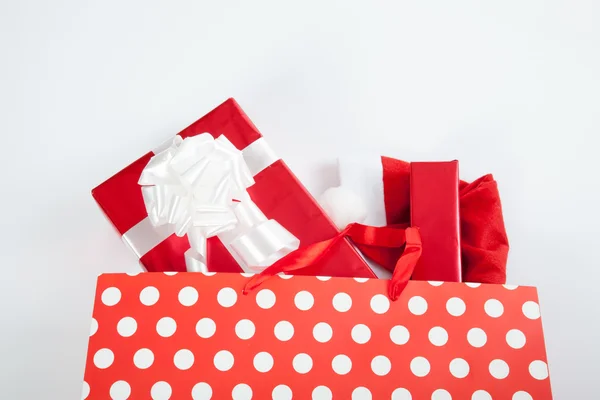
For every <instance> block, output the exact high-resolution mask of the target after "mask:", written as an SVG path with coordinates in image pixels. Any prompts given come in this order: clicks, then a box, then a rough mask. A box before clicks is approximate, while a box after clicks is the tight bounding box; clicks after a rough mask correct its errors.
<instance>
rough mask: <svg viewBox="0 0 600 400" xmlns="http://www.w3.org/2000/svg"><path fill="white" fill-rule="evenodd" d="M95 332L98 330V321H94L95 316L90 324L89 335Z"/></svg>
mask: <svg viewBox="0 0 600 400" xmlns="http://www.w3.org/2000/svg"><path fill="white" fill-rule="evenodd" d="M96 332H98V321H96V318H92V323H91V325H90V336H94V334H95V333H96Z"/></svg>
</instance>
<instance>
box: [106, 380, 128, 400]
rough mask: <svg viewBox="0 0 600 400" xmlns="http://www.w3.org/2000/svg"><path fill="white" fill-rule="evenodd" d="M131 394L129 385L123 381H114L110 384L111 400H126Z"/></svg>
mask: <svg viewBox="0 0 600 400" xmlns="http://www.w3.org/2000/svg"><path fill="white" fill-rule="evenodd" d="M130 395H131V386H129V383H127V382H125V381H116V382H115V383H113V384H112V385H111V386H110V398H111V399H112V400H127V399H128V398H129V396H130Z"/></svg>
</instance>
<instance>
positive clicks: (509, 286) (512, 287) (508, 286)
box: [503, 285, 518, 290]
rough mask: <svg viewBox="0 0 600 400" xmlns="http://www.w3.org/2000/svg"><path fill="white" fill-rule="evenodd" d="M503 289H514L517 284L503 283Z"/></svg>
mask: <svg viewBox="0 0 600 400" xmlns="http://www.w3.org/2000/svg"><path fill="white" fill-rule="evenodd" d="M503 286H504V288H505V289H508V290H515V289H516V288H518V286H517V285H503Z"/></svg>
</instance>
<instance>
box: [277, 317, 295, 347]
mask: <svg viewBox="0 0 600 400" xmlns="http://www.w3.org/2000/svg"><path fill="white" fill-rule="evenodd" d="M274 333H275V337H276V338H277V339H279V340H281V341H282V342H287V341H288V340H290V339H291V338H292V336H294V325H292V324H291V323H289V322H288V321H279V322H278V323H277V324H276V325H275V329H274Z"/></svg>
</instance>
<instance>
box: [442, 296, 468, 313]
mask: <svg viewBox="0 0 600 400" xmlns="http://www.w3.org/2000/svg"><path fill="white" fill-rule="evenodd" d="M446 310H447V311H448V314H450V315H452V316H453V317H460V316H461V315H463V314H464V313H465V311H466V310H467V305H466V304H465V302H464V301H463V299H460V298H458V297H452V298H450V299H448V301H447V302H446Z"/></svg>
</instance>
